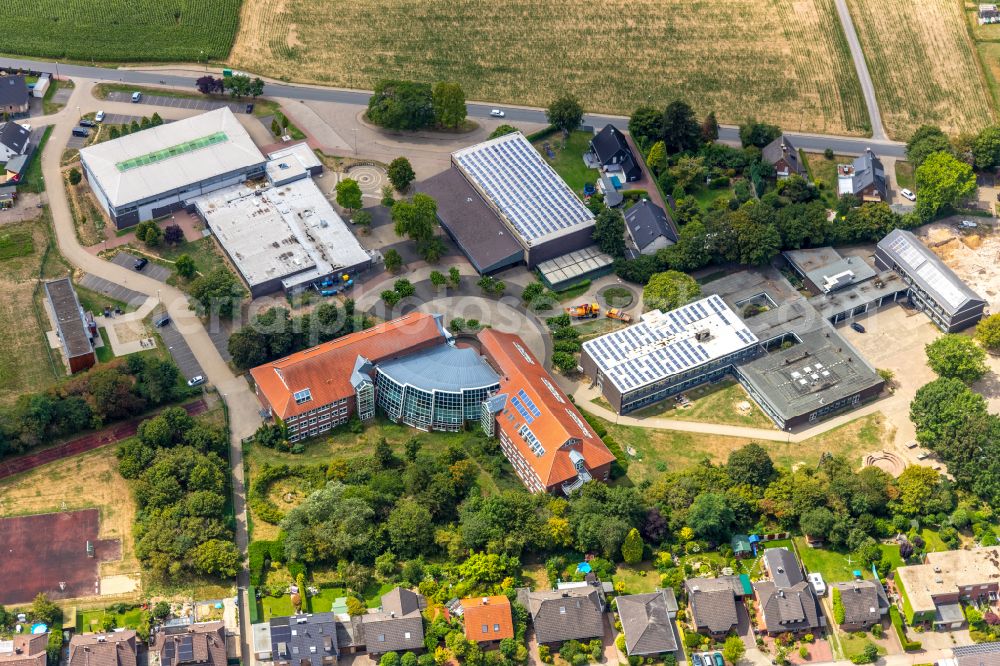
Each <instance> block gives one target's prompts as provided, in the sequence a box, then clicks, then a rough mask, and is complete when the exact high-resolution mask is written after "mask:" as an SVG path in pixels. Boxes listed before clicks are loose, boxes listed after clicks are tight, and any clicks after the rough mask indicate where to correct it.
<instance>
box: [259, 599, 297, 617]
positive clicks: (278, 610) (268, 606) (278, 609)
mask: <svg viewBox="0 0 1000 666" xmlns="http://www.w3.org/2000/svg"><path fill="white" fill-rule="evenodd" d="M260 604H261V607H262V608H263V609H264V617H263V619H264V620H270V619H271V618H272V617H285V616H288V615H294V614H295V607H294V606H292V597H291V596H290V595H288V594H282V595H281V596H280V597H277V598H275V597H270V596H269V597H264V598H263V599H261V600H260Z"/></svg>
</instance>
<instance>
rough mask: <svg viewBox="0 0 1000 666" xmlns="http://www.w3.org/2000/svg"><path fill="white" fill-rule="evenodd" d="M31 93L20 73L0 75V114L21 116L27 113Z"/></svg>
mask: <svg viewBox="0 0 1000 666" xmlns="http://www.w3.org/2000/svg"><path fill="white" fill-rule="evenodd" d="M30 101H31V95H30V94H29V92H28V84H27V83H26V82H25V80H24V76H22V75H21V74H8V75H5V76H0V116H3V115H4V114H6V115H8V116H15V117H16V116H23V115H25V114H27V113H28V104H29V102H30Z"/></svg>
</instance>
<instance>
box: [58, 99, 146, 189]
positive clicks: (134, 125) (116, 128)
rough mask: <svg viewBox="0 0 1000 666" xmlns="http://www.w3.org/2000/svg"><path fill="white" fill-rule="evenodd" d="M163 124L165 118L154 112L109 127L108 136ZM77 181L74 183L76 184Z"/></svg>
mask: <svg viewBox="0 0 1000 666" xmlns="http://www.w3.org/2000/svg"><path fill="white" fill-rule="evenodd" d="M162 124H163V118H161V117H160V114H158V113H153V115H152V116H150V117H148V118H147V117H146V116H143V117H142V119H141V120H133V121H132V122H130V123H128V124H127V125H126V124H122V125H111V127H110V128H109V129H108V137H109V138H111V139H117V138H119V137H123V136H125V135H126V134H135V133H136V132H141V131H142V130H144V129H149V128H150V127H159V126H160V125H162ZM75 184H76V183H74V185H75Z"/></svg>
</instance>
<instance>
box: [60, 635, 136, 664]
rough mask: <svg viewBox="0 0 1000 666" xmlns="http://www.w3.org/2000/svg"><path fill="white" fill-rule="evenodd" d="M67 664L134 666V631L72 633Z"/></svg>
mask: <svg viewBox="0 0 1000 666" xmlns="http://www.w3.org/2000/svg"><path fill="white" fill-rule="evenodd" d="M66 664H67V666H136V639H135V631H134V630H132V629H125V630H122V631H112V632H108V633H101V634H74V635H73V638H72V639H71V640H70V642H69V660H68V661H67V662H66Z"/></svg>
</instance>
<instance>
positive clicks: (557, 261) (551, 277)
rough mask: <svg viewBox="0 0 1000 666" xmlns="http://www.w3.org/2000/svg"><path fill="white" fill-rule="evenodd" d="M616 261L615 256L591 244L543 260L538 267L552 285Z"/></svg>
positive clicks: (570, 279) (568, 280)
mask: <svg viewBox="0 0 1000 666" xmlns="http://www.w3.org/2000/svg"><path fill="white" fill-rule="evenodd" d="M614 263H615V259H614V257H612V256H611V255H610V254H605V253H604V252H601V250H600V248H598V247H597V246H596V245H591V246H589V247H585V248H583V249H582V250H574V251H572V252H570V253H568V254H564V255H562V256H561V257H555V258H554V259H549V260H547V261H543V262H542V263H540V264H538V266H537V268H538V270H539V271H540V272H541V274H542V277H543V278H545V280H546V281H547V282H548V283H549V284H550V285H557V284H563V283H566V282H571V281H572V280H575V279H578V278H581V277H582V276H584V275H587V274H588V273H592V272H594V271H597V270H600V269H602V268H608V267H610V266H611V265H612V264H614Z"/></svg>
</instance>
